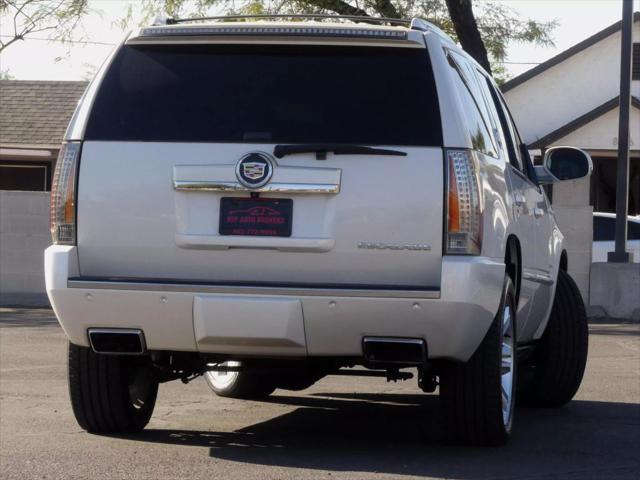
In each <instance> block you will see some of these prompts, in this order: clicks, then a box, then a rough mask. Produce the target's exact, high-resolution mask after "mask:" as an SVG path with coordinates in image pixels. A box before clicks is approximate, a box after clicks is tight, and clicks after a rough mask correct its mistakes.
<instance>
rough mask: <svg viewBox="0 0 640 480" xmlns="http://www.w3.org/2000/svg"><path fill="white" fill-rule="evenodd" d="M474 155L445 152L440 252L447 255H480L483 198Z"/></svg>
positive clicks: (476, 159)
mask: <svg viewBox="0 0 640 480" xmlns="http://www.w3.org/2000/svg"><path fill="white" fill-rule="evenodd" d="M477 155H478V154H477V153H476V152H475V151H473V150H462V149H447V150H446V151H445V160H446V161H445V165H446V169H447V181H446V187H447V194H446V196H445V202H446V207H447V210H446V222H445V237H444V250H445V254H448V255H480V253H481V251H482V223H483V199H482V197H483V195H482V185H481V181H480V174H479V159H478V156H477Z"/></svg>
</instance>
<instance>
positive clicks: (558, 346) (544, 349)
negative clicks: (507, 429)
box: [518, 270, 589, 407]
mask: <svg viewBox="0 0 640 480" xmlns="http://www.w3.org/2000/svg"><path fill="white" fill-rule="evenodd" d="M588 349H589V327H588V324H587V315H586V313H585V308H584V303H583V301H582V296H581V295H580V290H578V286H577V285H576V283H575V282H574V281H573V279H572V278H571V276H569V274H568V273H567V272H565V271H564V270H560V272H559V273H558V284H557V286H556V294H555V298H554V300H553V307H552V310H551V316H550V317H549V323H548V324H547V328H546V330H545V332H544V335H543V336H542V339H541V340H540V344H539V345H538V347H537V348H536V350H535V352H534V353H533V356H532V357H531V358H529V359H528V360H527V361H526V362H524V363H523V365H522V368H521V372H522V375H521V376H520V381H519V384H518V403H519V404H522V405H526V406H532V407H559V406H561V405H564V404H565V403H567V402H568V401H570V400H571V399H572V398H573V396H574V395H575V394H576V392H577V391H578V388H579V387H580V383H581V382H582V376H583V375H584V369H585V366H586V364H587V352H588Z"/></svg>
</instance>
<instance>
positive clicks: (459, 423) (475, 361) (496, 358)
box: [440, 276, 517, 446]
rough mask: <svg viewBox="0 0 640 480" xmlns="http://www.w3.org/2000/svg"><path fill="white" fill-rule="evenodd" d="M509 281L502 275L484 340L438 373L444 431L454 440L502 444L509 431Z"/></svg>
mask: <svg viewBox="0 0 640 480" xmlns="http://www.w3.org/2000/svg"><path fill="white" fill-rule="evenodd" d="M515 305H516V302H515V290H514V287H513V282H512V281H511V279H510V278H509V277H508V276H507V277H505V282H504V288H503V292H502V299H501V301H500V308H499V310H498V313H497V315H496V317H495V319H494V321H493V324H492V325H491V327H490V329H489V331H488V332H487V334H486V336H485V338H484V340H483V341H482V343H481V344H480V346H479V347H478V349H477V350H476V352H475V353H474V354H473V356H472V357H471V359H469V361H468V362H466V363H461V362H447V363H446V364H445V365H443V369H442V371H441V372H440V400H441V405H442V410H443V413H444V416H443V418H444V420H445V433H446V434H447V435H450V436H451V437H453V438H451V440H453V441H455V442H456V443H464V444H470V445H479V446H497V445H504V444H505V443H506V442H507V440H508V439H509V436H510V434H511V427H512V425H513V411H514V408H515V401H514V397H515V382H516V380H517V375H516V373H517V372H516V365H517V362H516V361H515V344H516V342H515V339H516V338H517V337H516V334H515V333H516V332H515V326H516V317H515V312H516V309H515ZM506 307H508V308H509V314H510V318H511V319H512V322H511V327H510V328H511V330H510V332H509V334H508V335H507V337H510V338H512V339H513V340H512V344H513V348H512V357H511V358H512V362H511V365H512V366H513V369H512V372H513V378H512V388H511V389H510V390H511V395H510V397H509V398H510V402H509V409H510V412H511V414H510V415H509V419H508V420H507V422H506V423H505V421H504V419H503V410H502V406H503V401H502V381H501V380H502V326H503V318H504V317H503V315H505V313H504V312H506V311H507V308H506Z"/></svg>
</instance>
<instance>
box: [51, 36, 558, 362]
mask: <svg viewBox="0 0 640 480" xmlns="http://www.w3.org/2000/svg"><path fill="white" fill-rule="evenodd" d="M354 28H361V27H359V26H355V27H354ZM245 41H251V40H245ZM254 41H255V42H259V41H260V40H259V38H258V39H257V40H254ZM279 41H280V40H279ZM281 41H282V42H292V41H295V39H291V38H288V39H283V40H281ZM322 41H323V40H322V39H314V42H315V43H319V42H320V43H321V42H322ZM327 41H329V40H327ZM341 41H343V42H345V43H349V42H348V41H346V40H341ZM332 42H333V44H335V40H333V41H332ZM354 42H355V43H357V42H356V41H355V40H354V41H351V43H354ZM376 42H379V44H380V45H382V44H385V43H384V42H383V41H382V40H375V41H372V40H369V41H368V43H373V44H378V43H376ZM385 45H386V44H385ZM404 47H406V48H422V49H426V50H425V52H426V51H428V54H429V56H430V58H431V62H432V65H433V70H434V76H435V80H436V85H437V90H438V101H439V104H440V111H441V120H442V128H443V142H444V145H443V148H433V147H403V146H388V148H393V149H397V150H402V151H404V152H406V154H407V155H406V156H405V157H393V156H366V155H340V156H339V157H337V156H335V155H333V154H328V156H327V159H326V160H323V161H322V162H318V161H316V160H315V158H314V155H313V154H299V155H293V156H288V157H285V158H283V159H280V160H278V161H277V165H275V167H274V170H275V172H274V179H273V181H276V179H277V178H278V177H277V176H278V175H280V177H279V178H280V180H281V181H282V180H283V179H284V178H285V177H286V179H287V181H289V182H294V183H304V182H311V183H318V182H321V183H327V182H334V183H335V182H338V181H339V186H340V191H339V193H314V194H301V193H291V194H288V195H286V197H287V198H292V199H293V202H294V214H293V231H292V236H291V237H286V238H282V237H281V238H269V237H262V238H255V237H228V236H222V235H219V233H218V229H217V225H218V211H219V203H220V197H222V196H234V195H241V194H238V193H233V192H232V193H227V192H225V193H219V192H203V191H199V192H194V191H178V190H174V188H173V182H174V181H176V180H188V181H205V180H216V181H221V180H229V179H233V168H234V164H235V161H236V160H237V159H238V158H240V157H242V156H243V155H245V154H246V153H247V152H248V151H254V150H259V151H264V152H267V153H268V152H271V151H272V150H273V144H263V145H255V144H252V145H244V144H206V143H205V144H179V143H162V142H147V143H142V142H91V141H87V142H84V144H83V150H82V158H81V162H80V172H79V181H78V184H79V191H78V202H77V204H78V207H77V208H78V210H77V211H78V237H77V238H78V241H77V246H59V245H54V246H52V247H50V248H49V249H48V250H47V251H46V254H45V265H46V270H47V274H46V278H47V292H48V294H49V298H50V300H51V303H52V305H53V308H54V310H55V312H56V315H57V316H58V318H59V320H60V322H61V324H62V326H63V328H64V330H65V332H66V333H67V335H68V336H69V338H70V340H71V341H72V342H74V343H76V344H79V345H85V346H86V345H88V339H87V329H88V328H91V327H112V328H117V327H122V328H125V327H126V328H140V329H142V330H143V332H144V334H145V339H146V344H147V347H148V348H149V349H150V350H176V351H178V350H181V351H200V352H205V353H220V354H228V355H239V356H241V355H269V356H282V357H291V356H307V355H308V356H343V357H344V356H355V357H359V356H361V355H362V339H363V337H364V336H382V337H410V338H421V339H424V340H425V341H426V344H427V346H428V354H429V357H430V358H449V359H456V360H462V361H466V360H467V359H468V358H469V357H470V356H471V355H472V354H473V352H474V351H475V350H476V348H477V346H478V345H479V344H480V342H481V341H482V339H483V338H484V336H485V334H486V332H487V331H488V329H489V327H490V325H491V323H492V322H493V319H494V317H495V315H496V312H497V311H498V307H499V302H500V296H501V292H502V286H503V282H504V275H505V264H504V259H505V251H506V248H507V240H508V238H509V237H510V236H513V237H515V238H516V239H517V240H518V242H519V244H520V248H521V251H522V263H521V268H522V281H521V286H520V301H519V305H518V331H519V340H520V341H522V342H526V341H529V340H532V339H534V338H539V337H540V336H541V335H542V333H543V331H544V328H545V325H546V322H547V319H548V317H549V313H550V310H551V304H552V299H553V295H554V289H555V279H556V278H557V273H558V268H559V263H560V255H561V252H562V251H563V249H564V246H563V236H562V234H561V233H560V231H559V230H558V228H557V226H556V224H555V220H554V218H553V213H552V211H551V209H550V207H549V203H548V201H547V199H546V197H545V195H544V193H543V192H542V190H541V188H540V187H539V186H537V185H535V184H534V183H532V182H531V181H530V180H528V179H526V178H525V177H523V176H522V174H520V173H517V172H516V171H515V169H514V168H513V167H511V166H510V164H509V162H508V157H507V151H506V147H505V146H504V145H505V142H504V138H502V139H498V140H499V142H500V145H501V148H500V149H499V152H498V154H497V156H496V157H495V158H494V157H489V156H486V155H482V154H478V155H477V159H478V168H479V182H480V190H481V198H482V201H483V203H482V210H483V214H482V226H483V232H484V233H483V242H482V250H481V252H480V255H477V256H471V255H465V256H455V255H443V235H444V232H443V225H444V222H445V220H446V213H445V210H446V209H445V204H444V199H445V198H446V197H445V192H444V190H443V189H444V185H445V179H446V173H445V167H444V164H445V163H444V157H445V151H446V149H471V148H472V139H471V138H470V136H469V134H468V133H467V131H468V128H467V127H466V123H465V122H466V121H467V120H466V118H465V115H464V106H463V105H462V104H461V102H463V100H462V97H461V96H460V95H459V92H456V91H455V89H454V87H453V85H454V83H453V82H452V81H451V77H450V75H451V72H450V70H451V68H450V67H449V66H448V63H447V58H446V55H445V51H444V48H446V49H450V50H454V51H456V52H458V53H459V54H461V55H463V56H464V57H465V58H467V59H468V61H469V62H472V63H473V61H472V60H470V59H469V57H468V56H466V54H464V53H463V52H462V51H461V50H460V49H459V48H458V47H456V46H455V45H454V44H453V43H452V42H450V41H447V40H446V39H444V38H443V37H442V36H441V35H440V34H438V33H436V32H435V31H427V32H420V31H416V30H408V40H407V42H406V45H404ZM108 63H109V62H107V65H106V66H105V68H107V67H108ZM474 65H475V63H474ZM103 74H104V73H103V72H100V73H99V74H98V76H97V77H96V80H94V82H93V84H92V86H91V87H90V88H89V89H88V91H87V94H86V95H85V98H84V99H83V102H82V103H81V105H80V106H79V108H78V111H77V112H76V115H74V118H73V120H72V123H71V125H70V126H69V129H68V131H67V140H76V141H82V140H83V133H84V124H85V122H86V117H87V115H88V113H89V111H90V105H91V103H92V101H93V96H94V95H95V93H96V91H97V89H99V82H100V79H101V78H102V76H103ZM496 121H497V120H496ZM496 135H498V134H496ZM279 169H282V171H281V172H280V173H279V172H278V170H279ZM214 176H215V178H213V177H214ZM218 177H221V178H218ZM222 177H224V178H222ZM516 194H518V195H516ZM244 196H246V193H245V194H244ZM263 196H265V197H269V196H272V197H282V196H283V194H281V193H266V194H263ZM520 197H522V199H523V200H522V201H519V200H518V201H514V198H517V199H519V198H520ZM534 212H541V213H540V215H537V214H536V215H534ZM359 242H374V243H376V242H379V243H383V244H389V245H416V244H419V245H428V246H429V249H428V250H427V249H419V250H412V249H362V248H358V243H359Z"/></svg>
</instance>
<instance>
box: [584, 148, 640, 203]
mask: <svg viewBox="0 0 640 480" xmlns="http://www.w3.org/2000/svg"><path fill="white" fill-rule="evenodd" d="M592 160H593V173H592V174H591V202H590V203H591V205H593V210H594V211H596V212H611V213H613V212H615V211H616V180H617V172H618V170H617V164H618V161H617V159H616V158H610V157H592ZM628 212H629V215H640V158H630V159H629V210H628Z"/></svg>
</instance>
